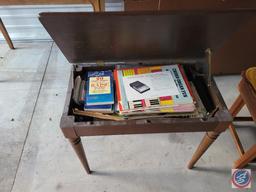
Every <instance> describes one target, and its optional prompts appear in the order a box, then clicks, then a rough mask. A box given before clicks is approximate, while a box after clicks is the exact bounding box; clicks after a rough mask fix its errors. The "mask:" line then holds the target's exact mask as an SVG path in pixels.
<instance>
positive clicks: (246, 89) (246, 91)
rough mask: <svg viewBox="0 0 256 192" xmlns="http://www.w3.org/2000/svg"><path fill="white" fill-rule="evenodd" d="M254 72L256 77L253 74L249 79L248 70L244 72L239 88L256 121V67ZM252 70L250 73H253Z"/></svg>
mask: <svg viewBox="0 0 256 192" xmlns="http://www.w3.org/2000/svg"><path fill="white" fill-rule="evenodd" d="M252 72H253V73H255V77H253V76H252V77H251V78H250V79H247V76H246V72H244V73H242V80H241V81H240V83H239V85H238V90H239V92H240V94H241V97H242V98H243V101H244V103H245V104H246V106H247V108H248V110H249V112H250V114H251V116H252V118H253V120H254V121H255V122H256V91H255V89H254V86H253V85H254V80H255V79H254V78H256V68H255V70H254V71H252ZM252 72H251V73H250V75H252V74H253V73H252ZM251 80H252V81H251ZM251 82H252V83H251Z"/></svg>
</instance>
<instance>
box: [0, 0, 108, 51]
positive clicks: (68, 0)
mask: <svg viewBox="0 0 256 192" xmlns="http://www.w3.org/2000/svg"><path fill="white" fill-rule="evenodd" d="M84 3H88V4H91V5H92V7H93V10H94V11H95V12H98V11H104V10H105V0H2V1H0V5H43V4H84ZM0 31H1V32H2V34H3V36H4V38H5V40H6V42H7V43H8V45H9V47H10V48H11V49H14V46H13V43H12V40H11V38H10V36H9V34H8V32H7V30H6V28H5V26H4V23H3V22H2V19H1V18H0Z"/></svg>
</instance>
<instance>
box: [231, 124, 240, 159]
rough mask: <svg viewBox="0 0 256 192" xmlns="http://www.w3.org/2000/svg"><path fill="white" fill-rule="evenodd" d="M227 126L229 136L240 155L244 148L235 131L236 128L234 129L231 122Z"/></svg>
mask: <svg viewBox="0 0 256 192" xmlns="http://www.w3.org/2000/svg"><path fill="white" fill-rule="evenodd" d="M228 128H229V130H230V133H231V136H232V138H233V140H234V142H235V145H236V149H237V151H238V153H239V155H240V156H242V155H243V154H244V148H243V145H242V143H241V141H240V139H239V137H238V134H237V132H236V129H235V127H234V125H233V123H231V124H230V125H229V127H228Z"/></svg>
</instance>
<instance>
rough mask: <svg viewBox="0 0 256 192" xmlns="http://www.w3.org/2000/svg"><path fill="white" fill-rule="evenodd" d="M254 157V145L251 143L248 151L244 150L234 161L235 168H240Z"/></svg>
mask: <svg viewBox="0 0 256 192" xmlns="http://www.w3.org/2000/svg"><path fill="white" fill-rule="evenodd" d="M255 158H256V145H253V146H252V147H251V148H250V149H249V150H248V151H246V152H245V153H244V154H243V156H242V157H240V158H239V159H238V160H236V161H235V163H234V168H235V169H241V168H243V167H244V166H246V165H247V164H248V163H250V162H251V161H252V160H254V159H255Z"/></svg>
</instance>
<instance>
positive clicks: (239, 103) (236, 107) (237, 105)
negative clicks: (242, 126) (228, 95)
mask: <svg viewBox="0 0 256 192" xmlns="http://www.w3.org/2000/svg"><path fill="white" fill-rule="evenodd" d="M244 105H245V103H244V101H243V98H242V96H241V95H240V94H239V96H238V97H237V98H236V100H235V102H234V103H233V105H232V106H231V107H230V109H229V112H230V113H231V115H232V116H233V117H235V116H236V115H237V114H238V113H239V111H241V109H242V108H243V106H244Z"/></svg>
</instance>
